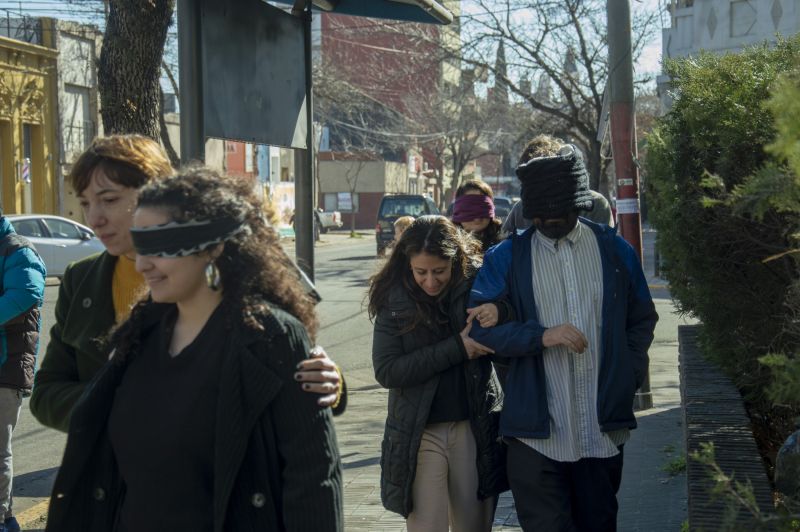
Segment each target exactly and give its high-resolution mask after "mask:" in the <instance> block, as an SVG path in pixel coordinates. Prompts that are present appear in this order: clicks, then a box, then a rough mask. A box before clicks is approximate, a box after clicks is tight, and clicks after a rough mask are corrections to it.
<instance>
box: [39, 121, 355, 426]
mask: <svg viewBox="0 0 800 532" xmlns="http://www.w3.org/2000/svg"><path fill="white" fill-rule="evenodd" d="M173 172H174V170H173V168H172V166H171V165H170V162H169V159H168V158H167V156H166V153H164V150H163V149H162V148H161V146H159V145H158V143H156V142H155V141H153V140H152V139H149V138H147V137H144V136H141V135H112V136H108V137H99V138H97V139H95V140H94V141H93V142H92V144H91V146H89V148H88V149H87V150H86V151H85V152H84V153H83V154H81V156H80V157H79V158H78V160H77V161H76V162H75V164H73V166H72V171H71V172H70V174H69V176H68V177H67V181H68V182H69V184H70V185H71V186H72V188H73V190H74V191H75V193H76V195H77V197H78V199H79V201H80V204H81V208H82V209H83V214H84V217H85V219H86V223H87V224H88V225H89V226H90V227H91V228H92V230H93V231H94V232H95V234H96V235H97V237H98V238H99V239H100V240H101V241H102V242H103V245H104V246H105V247H106V251H104V252H103V253H100V254H99V255H93V256H91V257H88V258H86V259H83V260H81V261H78V262H76V263H74V264H72V265H70V266H69V267H68V268H67V270H66V272H65V273H64V277H63V279H62V280H61V286H60V287H59V292H58V301H57V302H56V309H55V325H53V327H52V329H51V330H50V343H49V344H48V345H47V351H46V354H45V356H44V359H43V360H42V364H41V367H40V368H39V370H38V371H37V372H36V376H35V380H34V387H33V394H32V396H31V404H30V408H31V412H33V415H34V416H35V417H36V419H38V420H39V421H40V422H41V423H42V424H43V425H46V426H48V427H53V428H56V429H58V430H61V431H64V432H66V431H67V429H68V428H69V421H70V414H71V412H72V409H73V407H74V406H75V403H77V401H78V398H80V396H81V394H82V393H83V390H84V388H85V387H86V384H87V383H88V382H89V381H90V380H91V379H92V378H93V377H94V375H95V374H96V373H97V372H98V371H99V370H100V368H102V367H103V365H105V363H106V361H107V360H108V350H107V349H106V348H105V347H104V340H105V338H106V337H107V336H108V334H109V332H110V331H111V329H112V328H113V327H114V325H116V324H119V323H122V322H123V321H124V320H125V318H127V316H128V313H129V312H130V308H131V306H133V304H134V303H136V301H137V300H138V299H139V298H140V297H141V296H142V295H144V294H145V293H146V292H147V287H146V284H145V282H144V278H143V277H142V276H141V275H140V274H139V273H137V272H136V270H135V268H134V262H133V259H134V257H135V250H134V248H133V242H132V240H131V236H130V228H131V224H132V223H133V211H134V209H135V207H136V201H137V198H138V194H139V189H140V188H141V187H142V186H144V185H145V184H147V183H149V182H152V181H154V180H157V179H161V178H164V177H167V176H169V175H172V174H173ZM297 375H298V376H296V377H295V378H296V379H297V380H298V381H305V382H304V386H303V389H304V390H306V391H310V392H317V393H321V394H322V398H321V399H320V404H321V405H323V406H328V405H332V404H334V403H335V402H336V401H337V400H338V397H339V396H340V395H341V394H339V390H340V385H339V383H340V377H339V375H338V370H337V369H336V366H335V365H334V364H333V362H332V361H331V360H330V359H328V358H327V356H326V355H324V352H322V355H315V356H314V358H311V359H309V360H307V361H304V362H303V366H302V367H301V371H299V372H298V374H297ZM341 388H342V389H343V386H342V387H341ZM342 407H343V402H342V404H341V405H340V409H341V408H342Z"/></svg>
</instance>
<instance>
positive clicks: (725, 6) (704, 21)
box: [658, 0, 800, 109]
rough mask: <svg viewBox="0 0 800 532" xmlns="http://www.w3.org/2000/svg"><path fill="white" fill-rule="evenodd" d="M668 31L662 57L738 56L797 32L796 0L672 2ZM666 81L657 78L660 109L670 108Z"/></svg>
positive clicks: (799, 17) (799, 19)
mask: <svg viewBox="0 0 800 532" xmlns="http://www.w3.org/2000/svg"><path fill="white" fill-rule="evenodd" d="M669 12H670V23H671V26H670V27H669V28H665V29H664V30H663V32H662V44H661V46H662V57H663V58H664V59H670V58H681V57H687V56H691V55H694V54H696V53H698V52H699V51H701V50H706V51H709V52H713V53H725V52H738V51H740V50H741V49H742V48H744V47H746V46H750V45H754V44H758V43H761V42H765V41H767V42H775V40H776V38H777V37H776V36H777V35H783V36H791V35H794V34H796V33H797V32H798V30H800V3H799V2H797V0H677V1H676V0H673V1H672V2H671V4H670V5H669ZM668 89H669V77H668V76H666V75H661V76H659V77H658V92H659V96H660V98H661V104H662V107H663V108H665V109H668V108H669V107H670V105H671V100H670V97H669V91H668Z"/></svg>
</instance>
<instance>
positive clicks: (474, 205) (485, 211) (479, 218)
mask: <svg viewBox="0 0 800 532" xmlns="http://www.w3.org/2000/svg"><path fill="white" fill-rule="evenodd" d="M452 220H453V222H454V223H455V224H456V225H457V226H459V227H462V228H463V229H464V230H465V231H469V232H470V233H472V235H473V236H474V237H475V238H477V239H478V240H479V241H480V243H481V249H482V251H483V253H486V252H487V251H489V249H490V248H491V247H492V246H496V245H497V244H499V243H500V242H501V241H502V240H503V238H504V237H505V232H503V231H502V230H501V226H502V223H501V222H500V220H499V219H498V218H497V217H496V216H495V210H494V192H492V187H490V186H489V185H488V184H486V183H484V182H483V181H480V180H478V179H468V180H466V181H464V182H463V183H462V184H461V185H460V186H459V187H458V189H456V200H455V202H454V203H453V216H452ZM511 312H512V310H511V308H510V307H509V305H508V303H507V302H506V300H500V301H494V302H493V303H484V304H482V305H478V306H477V307H474V308H470V309H467V313H468V320H469V321H472V319H473V318H474V319H477V320H478V322H480V324H481V326H482V327H484V328H487V327H493V326H494V325H495V324H496V323H498V322H504V321H506V320H507V319H508V316H509V314H510V313H511ZM490 358H491V360H492V363H493V365H494V369H495V371H496V372H497V378H498V381H499V382H500V384H501V385H502V386H505V379H506V375H507V374H508V364H509V362H508V360H507V359H506V358H505V357H503V356H501V355H498V354H493V355H492V356H491V357H490Z"/></svg>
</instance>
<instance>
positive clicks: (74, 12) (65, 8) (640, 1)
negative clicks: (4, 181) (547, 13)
mask: <svg viewBox="0 0 800 532" xmlns="http://www.w3.org/2000/svg"><path fill="white" fill-rule="evenodd" d="M462 1H463V9H465V10H468V9H469V7H468V6H467V5H466V4H467V3H468V2H469V0H462ZM666 2H668V0H632V1H631V10H632V11H637V10H648V11H652V10H657V9H659V5H662V6H663V5H664V4H665V3H666ZM100 5H101V3H100V2H99V1H98V2H92V1H88V2H87V1H83V2H78V3H67V2H65V1H63V0H62V1H60V2H58V1H52V0H23V1H10V0H0V24H2V18H5V17H6V16H7V15H10V16H11V17H14V16H18V15H19V13H20V12H23V13H25V14H28V15H33V16H53V17H57V18H65V19H78V20H84V21H88V20H92V19H94V20H96V19H97V17H96V15H97V10H98V8H99V6H100ZM661 20H662V23H663V24H665V25H669V17H668V15H667V14H666V13H665V12H664V11H663V9H662V15H661ZM171 31H173V32H174V31H175V28H174V27H173V28H172V29H171ZM660 60H661V31H660V30H659V31H656V32H655V34H654V36H653V39H652V40H651V41H650V42H649V43H648V44H647V46H646V47H645V49H644V51H643V54H642V56H641V58H640V60H639V62H638V63H637V64H636V65H635V69H636V72H637V73H641V74H652V75H655V74H657V73H658V72H659V71H660V70H661V66H660ZM653 77H654V76H653Z"/></svg>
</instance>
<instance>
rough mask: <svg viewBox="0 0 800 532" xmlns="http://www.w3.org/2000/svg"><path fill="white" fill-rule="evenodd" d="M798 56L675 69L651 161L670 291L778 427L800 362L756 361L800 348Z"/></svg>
mask: <svg viewBox="0 0 800 532" xmlns="http://www.w3.org/2000/svg"><path fill="white" fill-rule="evenodd" d="M798 57H800V39H798V38H793V39H789V40H781V41H780V42H778V43H777V45H773V46H766V45H763V46H758V47H754V48H750V49H747V50H745V51H744V52H742V53H740V54H728V55H724V56H718V55H712V54H701V55H699V56H696V57H692V58H687V59H684V60H679V61H672V62H668V63H667V65H666V67H665V68H666V71H667V73H668V74H669V75H670V77H671V78H672V90H673V100H674V104H673V107H672V109H671V111H670V112H669V113H668V114H666V115H665V116H664V117H662V118H661V119H659V121H658V123H657V126H656V127H655V129H654V130H653V132H652V133H651V134H650V135H649V137H648V139H647V142H648V152H647V159H646V162H645V171H646V176H647V183H648V190H647V192H648V194H649V196H648V197H649V201H650V209H651V211H650V216H651V220H652V222H653V224H654V225H655V227H656V229H657V230H658V242H659V250H660V252H661V254H662V256H663V257H664V258H665V259H666V264H667V267H666V271H665V273H664V275H665V276H666V278H667V279H668V280H669V282H670V286H671V290H672V295H673V297H674V298H675V299H676V301H677V304H678V307H679V309H680V310H681V311H682V312H685V313H689V314H692V315H694V316H696V317H698V318H699V319H700V320H702V322H703V324H704V330H703V335H702V342H703V346H704V349H705V352H706V353H707V355H708V356H709V357H711V358H713V359H714V360H715V361H716V362H717V363H718V364H719V365H720V366H721V367H722V368H723V369H724V370H725V371H726V372H727V373H728V374H729V375H730V376H731V377H732V378H733V379H734V380H735V381H736V382H737V384H738V385H739V387H740V389H742V390H743V392H744V393H745V395H746V397H747V398H748V400H749V402H750V406H751V407H755V410H756V415H757V416H764V417H765V418H767V419H769V418H770V416H772V419H773V420H774V417H775V409H774V408H773V404H774V400H782V401H784V402H786V401H789V402H793V403H794V404H795V406H796V405H797V404H800V401H798V395H797V392H798V390H800V383H796V384H797V385H798V388H796V389H795V390H794V392H791V391H789V392H788V393H786V390H787V389H788V390H791V389H792V384H791V383H789V384H788V385H787V383H785V382H784V383H783V384H784V385H783V388H782V390H783V392H781V393H777V392H776V390H777V387H773V388H772V395H770V393H771V391H770V386H771V385H772V384H773V382H774V377H775V375H783V374H785V373H786V371H785V368H786V365H785V364H789V365H791V364H794V356H793V355H789V356H784V357H783V358H780V359H779V360H778V361H777V364H778V365H777V366H776V365H775V361H774V360H772V359H768V360H767V361H769V362H772V363H773V364H772V366H769V365H765V364H762V363H761V362H760V361H759V359H760V358H761V357H763V356H764V355H767V354H768V353H790V354H791V353H795V352H796V351H797V349H798V347H800V326H798V325H797V322H798V319H800V297H798V295H800V289H798V288H797V287H796V285H797V284H798V279H800V269H799V268H798V258H800V254H797V253H794V252H793V251H792V250H793V249H794V248H796V247H798V242H797V240H798V234H800V183H799V182H798V175H800V174H799V173H798V171H800V152H798V146H800V142H799V141H798V139H800V94H798V93H800V89H798V85H797V80H798V79H800V78H798V77H797V76H796V75H788V76H782V73H785V72H793V71H795V72H796V64H797V58H798ZM776 117H777V121H776ZM773 358H774V357H773ZM781 364H784V366H783V367H781ZM770 367H774V368H775V371H774V374H773V370H771V369H770ZM781 368H782V369H781ZM795 372H796V370H795ZM787 386H788V387H787ZM792 393H794V396H792ZM790 415H793V413H786V414H785V415H784V416H783V417H789V416H790ZM773 424H774V423H773ZM790 424H791V423H790V422H789V421H788V420H783V422H782V423H778V424H777V425H780V426H790Z"/></svg>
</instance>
